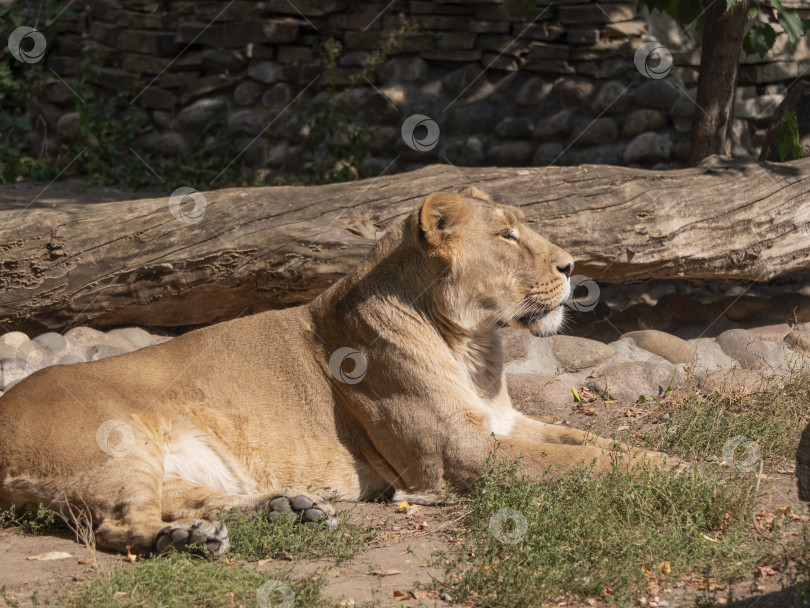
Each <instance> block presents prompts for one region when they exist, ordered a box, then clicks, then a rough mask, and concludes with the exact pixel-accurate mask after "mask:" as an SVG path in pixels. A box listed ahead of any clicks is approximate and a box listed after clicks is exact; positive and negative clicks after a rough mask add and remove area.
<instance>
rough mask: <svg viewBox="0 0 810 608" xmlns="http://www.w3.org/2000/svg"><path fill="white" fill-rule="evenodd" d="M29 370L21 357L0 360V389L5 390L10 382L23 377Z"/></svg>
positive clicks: (12, 382)
mask: <svg viewBox="0 0 810 608" xmlns="http://www.w3.org/2000/svg"><path fill="white" fill-rule="evenodd" d="M31 371H32V370H31V369H30V368H29V367H27V366H26V363H25V360H24V359H22V358H19V357H17V358H14V359H2V360H0V390H2V391H7V390H8V389H9V388H11V386H12V384H16V383H17V382H19V381H20V380H22V379H23V378H25V377H26V376H27V375H28V374H29V373H30V372H31Z"/></svg>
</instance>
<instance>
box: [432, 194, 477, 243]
mask: <svg viewBox="0 0 810 608" xmlns="http://www.w3.org/2000/svg"><path fill="white" fill-rule="evenodd" d="M471 210H472V207H471V206H470V203H468V202H467V201H466V200H464V197H463V196H459V195H458V194H451V193H449V192H434V193H433V194H431V195H430V196H428V197H427V199H426V200H425V203H424V204H423V205H422V209H421V211H420V212H419V227H420V228H421V229H422V234H424V236H425V239H426V240H427V242H428V244H429V245H430V246H431V247H432V248H433V249H434V250H441V249H444V248H446V247H447V245H448V244H449V243H450V242H451V241H452V237H453V232H454V229H455V228H456V226H458V225H459V224H461V223H462V222H463V221H464V220H465V218H467V216H468V215H469V214H470V211H471Z"/></svg>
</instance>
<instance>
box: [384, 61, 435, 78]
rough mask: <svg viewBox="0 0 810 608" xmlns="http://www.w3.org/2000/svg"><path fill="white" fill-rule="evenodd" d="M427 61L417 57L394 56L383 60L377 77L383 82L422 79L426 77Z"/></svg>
mask: <svg viewBox="0 0 810 608" xmlns="http://www.w3.org/2000/svg"><path fill="white" fill-rule="evenodd" d="M427 71H428V69H427V63H425V60H424V59H421V58H419V57H394V58H393V59H389V60H388V61H386V62H385V65H383V66H382V67H381V68H380V69H379V73H378V75H379V77H380V80H381V81H383V82H391V81H405V82H416V81H422V80H424V79H425V78H426V77H427Z"/></svg>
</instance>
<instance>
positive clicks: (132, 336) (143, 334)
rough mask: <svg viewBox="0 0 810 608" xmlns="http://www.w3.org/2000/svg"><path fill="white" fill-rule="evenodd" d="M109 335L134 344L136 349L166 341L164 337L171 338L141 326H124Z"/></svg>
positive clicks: (109, 332) (111, 331)
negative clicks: (150, 331) (153, 333)
mask: <svg viewBox="0 0 810 608" xmlns="http://www.w3.org/2000/svg"><path fill="white" fill-rule="evenodd" d="M107 336H108V337H116V338H121V339H123V340H126V341H127V342H129V343H130V344H132V346H133V347H134V349H135V350H137V349H139V348H146V347H147V346H152V345H153V344H159V343H160V342H163V341H165V340H164V338H166V339H170V338H167V337H166V336H157V335H152V334H150V333H149V332H148V331H145V330H143V329H141V328H140V327H122V328H119V329H112V330H110V331H108V332H107ZM156 340H157V341H156Z"/></svg>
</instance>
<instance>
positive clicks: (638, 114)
mask: <svg viewBox="0 0 810 608" xmlns="http://www.w3.org/2000/svg"><path fill="white" fill-rule="evenodd" d="M667 122H668V121H667V117H666V116H664V115H663V114H662V113H661V112H659V111H658V110H650V109H649V108H642V109H641V110H635V111H634V112H632V113H631V114H630V116H628V117H627V120H626V121H625V122H624V125H623V126H622V137H635V136H636V135H640V134H641V133H644V132H646V131H655V130H656V129H660V128H661V127H663V126H665V125H666V124H667Z"/></svg>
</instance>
